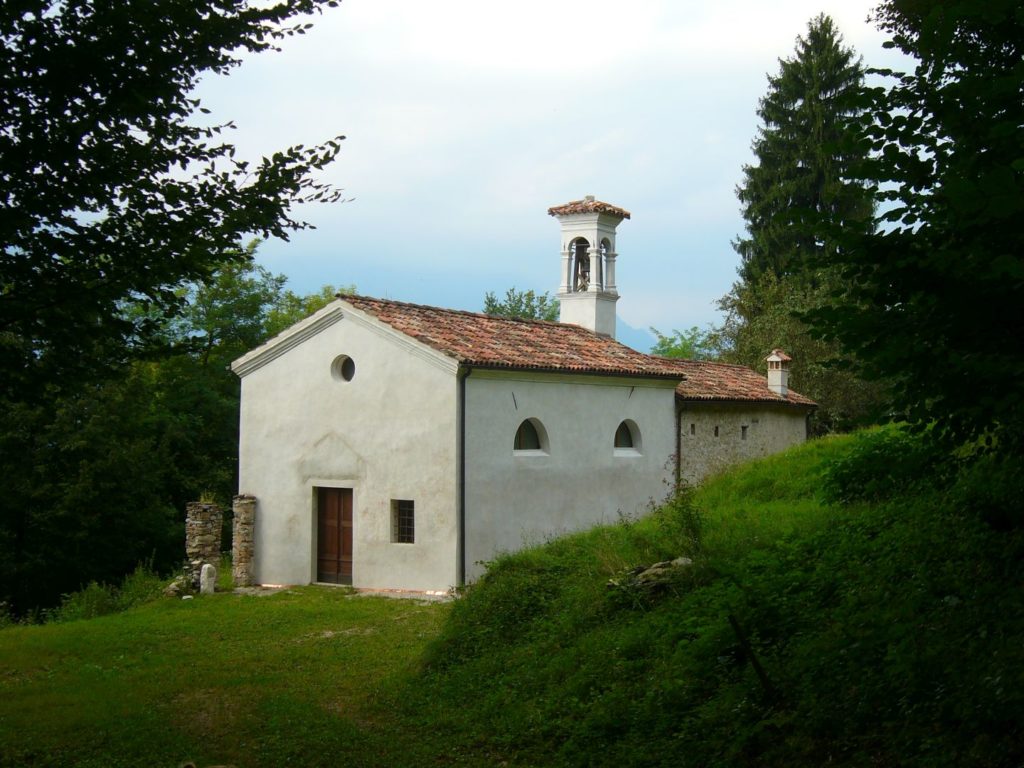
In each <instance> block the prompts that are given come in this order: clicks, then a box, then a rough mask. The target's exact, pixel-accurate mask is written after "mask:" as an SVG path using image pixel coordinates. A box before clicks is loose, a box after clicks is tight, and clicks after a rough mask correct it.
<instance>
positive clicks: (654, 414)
mask: <svg viewBox="0 0 1024 768" xmlns="http://www.w3.org/2000/svg"><path fill="white" fill-rule="evenodd" d="M549 213H550V214H551V215H553V216H556V217H557V218H558V220H559V222H560V223H561V228H562V249H561V280H560V284H559V289H558V299H559V302H560V307H561V322H558V323H552V322H545V321H540V320H515V319H506V318H498V317H492V316H488V315H483V314H478V313H473V312H463V311H458V310H450V309H440V308H437V307H429V306H422V305H416V304H407V303H403V302H397V301H386V300H382V299H374V298H368V297H362V296H343V297H339V298H338V299H336V300H335V301H334V302H332V303H331V304H329V305H328V306H326V307H324V308H323V309H321V310H320V311H319V312H317V313H316V314H314V315H312V316H310V317H308V318H306V319H305V320H302V321H301V322H299V323H297V324H296V325H294V326H292V327H291V328H289V329H288V330H286V331H284V332H282V333H281V334H279V335H278V336H276V337H274V338H272V339H271V340H269V341H268V342H266V343H265V344H263V345H262V346H260V347H258V348H256V349H254V350H252V351H251V352H249V353H248V354H246V355H244V356H243V357H241V358H239V359H238V360H236V361H235V362H234V363H233V364H232V369H233V370H234V371H235V373H236V374H238V376H240V377H241V381H242V399H241V415H240V419H241V439H240V446H239V462H240V479H239V486H240V488H239V490H240V492H242V493H245V494H250V495H252V496H254V497H255V499H256V513H255V557H254V564H253V566H254V580H255V582H256V583H262V584H307V583H311V582H329V583H342V584H351V585H353V586H355V587H364V588H374V589H401V590H419V591H443V590H447V589H448V588H450V587H451V586H453V585H457V584H462V583H465V582H466V581H470V580H472V579H474V578H475V577H477V576H479V575H480V574H481V573H482V571H483V567H484V566H483V565H482V563H484V562H486V561H487V560H489V559H492V558H493V557H494V556H495V555H496V554H497V553H500V552H502V551H509V550H515V549H519V548H521V547H522V546H524V544H529V543H533V542H537V541H541V540H543V539H545V538H548V537H551V536H553V535H558V534H560V533H564V532H568V531H573V530H579V529H583V528H587V527H590V526H593V525H595V524H600V523H608V522H612V521H614V520H616V519H618V517H619V516H620V515H621V514H627V515H635V514H640V513H642V512H644V511H646V510H647V509H648V508H649V505H650V502H651V500H655V501H657V500H660V499H663V498H664V497H665V495H666V494H667V492H668V491H669V490H670V489H671V488H672V487H674V485H675V483H676V482H678V481H684V482H688V483H691V484H693V483H697V482H699V481H700V480H701V479H702V478H703V477H705V476H706V475H708V474H709V473H712V472H714V471H717V470H719V469H721V468H724V467H726V466H728V465H730V464H733V463H736V462H738V461H743V460H747V459H750V458H755V457H759V456H764V455H767V454H769V453H773V452H775V451H778V450H781V449H783V448H786V447H788V446H790V445H793V444H794V443H798V442H800V441H802V440H804V439H805V437H806V418H807V415H808V414H809V413H810V412H811V410H813V408H814V403H813V402H812V401H810V400H809V399H807V398H805V397H803V396H802V395H799V394H797V393H795V392H793V391H791V390H789V389H788V382H787V378H788V362H789V358H788V357H786V355H785V354H784V353H782V352H781V350H775V351H774V352H773V353H772V355H770V356H769V358H768V361H769V362H768V365H769V372H768V377H767V379H766V378H765V377H763V376H760V375H759V374H757V373H755V372H754V371H751V370H750V369H747V368H743V367H741V366H734V365H726V364H721V363H707V362H696V361H681V360H668V359H664V358H659V357H653V356H650V355H645V354H643V353H640V352H637V351H635V350H633V349H630V348H629V347H626V346H624V345H622V344H619V343H618V342H616V341H615V303H616V301H617V300H618V291H617V289H616V284H615V267H616V256H617V254H616V250H615V234H616V228H617V226H618V225H619V224H620V223H621V222H622V221H623V220H624V219H628V218H629V217H630V214H629V212H627V211H625V210H623V209H621V208H618V207H616V206H613V205H609V204H607V203H602V202H600V201H597V200H594V199H593V198H592V197H587V198H585V199H583V200H579V201H574V202H571V203H567V204H565V205H562V206H557V207H554V208H551V209H549Z"/></svg>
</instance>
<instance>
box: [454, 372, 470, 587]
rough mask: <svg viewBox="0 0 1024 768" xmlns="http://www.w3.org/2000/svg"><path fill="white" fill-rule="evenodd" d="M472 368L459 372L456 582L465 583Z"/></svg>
mask: <svg viewBox="0 0 1024 768" xmlns="http://www.w3.org/2000/svg"><path fill="white" fill-rule="evenodd" d="M471 373H473V369H472V368H463V369H462V370H461V371H460V372H459V490H458V493H459V498H458V519H457V522H456V575H455V578H456V581H457V584H458V586H460V587H461V586H463V585H464V584H465V583H466V379H468V378H469V375H470V374H471Z"/></svg>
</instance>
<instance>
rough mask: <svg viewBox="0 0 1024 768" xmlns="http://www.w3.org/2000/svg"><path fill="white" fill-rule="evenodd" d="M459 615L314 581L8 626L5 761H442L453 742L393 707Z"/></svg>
mask: <svg viewBox="0 0 1024 768" xmlns="http://www.w3.org/2000/svg"><path fill="white" fill-rule="evenodd" d="M447 612H448V606H447V605H443V604H436V603H424V602H419V601H412V600H395V599H388V598H381V597H363V596H353V595H349V594H348V593H347V592H346V591H345V590H340V589H332V588H327V587H304V588H296V589H290V590H287V591H283V592H280V593H276V594H271V595H261V596H254V595H235V594H217V595H213V596H207V597H199V598H196V599H194V600H176V599H164V600H159V601H157V602H156V603H151V604H149V605H146V606H143V607H141V608H138V609H135V610H131V611H128V612H126V613H122V614H117V615H112V616H107V617H103V618H99V619H92V620H88V621H78V622H71V623H67V624H52V625H44V626H28V627H12V628H8V629H5V630H3V631H0V764H2V765H5V766H8V765H10V766H16V765H32V766H71V765H74V766H104V767H106V768H113V767H114V766H178V765H180V764H181V763H183V762H186V761H189V760H191V761H193V762H195V763H196V764H197V765H198V766H206V765H219V764H231V765H236V766H239V767H240V768H241V767H242V766H271V765H272V766H281V765H298V766H316V765H353V766H376V765H381V766H384V765H387V766H402V765H409V766H412V765H423V764H425V763H430V762H437V757H438V753H439V752H440V753H442V754H443V753H444V750H445V745H444V744H443V741H442V740H441V737H442V735H439V734H431V733H429V732H416V731H415V729H410V728H409V724H408V723H401V724H400V723H398V722H397V721H395V720H394V719H393V718H391V717H389V712H388V709H387V704H386V702H387V701H388V695H389V692H390V691H391V690H393V689H394V688H395V686H396V685H399V684H400V683H401V681H403V680H405V679H407V678H408V674H409V673H410V672H411V671H413V670H415V669H416V667H417V664H418V661H419V658H420V656H421V653H422V650H423V647H424V645H425V643H426V642H427V641H428V639H430V638H433V637H434V636H435V635H436V634H437V632H438V629H439V627H440V624H441V622H442V621H443V619H444V617H445V615H446V614H447ZM400 725H401V727H400ZM444 762H448V761H446V760H442V763H444Z"/></svg>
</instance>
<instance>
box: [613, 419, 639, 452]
mask: <svg viewBox="0 0 1024 768" xmlns="http://www.w3.org/2000/svg"><path fill="white" fill-rule="evenodd" d="M639 454H640V428H639V427H638V426H637V425H636V422H635V421H633V420H632V419H626V420H625V421H623V422H622V423H620V424H619V428H618V429H616V430H615V455H616V456H637V455H639Z"/></svg>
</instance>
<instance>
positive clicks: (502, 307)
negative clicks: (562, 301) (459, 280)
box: [484, 287, 558, 321]
mask: <svg viewBox="0 0 1024 768" xmlns="http://www.w3.org/2000/svg"><path fill="white" fill-rule="evenodd" d="M484 312H485V313H486V314H488V315H495V316H497V317H520V318H523V319H526V320H552V321H554V320H557V319H558V300H557V299H553V298H551V296H549V295H548V293H547V291H545V292H544V293H535V292H534V291H532V290H527V291H518V290H516V289H515V288H514V287H513V288H509V289H508V290H507V291H505V298H504V299H499V298H498V297H497V296H496V295H495V294H494V293H493V292H491V291H488V292H487V293H486V294H485V296H484Z"/></svg>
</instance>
